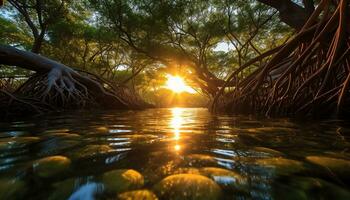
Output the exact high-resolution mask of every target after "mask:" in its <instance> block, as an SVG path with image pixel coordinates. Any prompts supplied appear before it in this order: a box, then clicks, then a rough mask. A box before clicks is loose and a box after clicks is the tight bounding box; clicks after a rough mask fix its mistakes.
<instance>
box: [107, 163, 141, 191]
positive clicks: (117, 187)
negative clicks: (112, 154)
mask: <svg viewBox="0 0 350 200" xmlns="http://www.w3.org/2000/svg"><path fill="white" fill-rule="evenodd" d="M102 181H103V184H104V186H105V189H106V191H107V192H112V193H120V192H125V191H128V190H136V189H140V188H141V187H142V186H143V184H144V178H143V176H142V175H141V174H140V173H139V172H137V171H135V170H132V169H117V170H113V171H109V172H106V173H104V174H103V176H102Z"/></svg>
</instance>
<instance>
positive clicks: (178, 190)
mask: <svg viewBox="0 0 350 200" xmlns="http://www.w3.org/2000/svg"><path fill="white" fill-rule="evenodd" d="M154 190H155V191H156V193H157V194H158V196H159V197H160V198H162V199H171V200H172V199H179V200H180V199H192V200H201V199H207V200H215V199H220V196H221V189H220V187H219V186H218V185H217V184H216V183H215V182H214V181H213V180H211V179H209V178H207V177H205V176H202V175H196V174H177V175H171V176H168V177H166V178H165V179H163V180H162V181H160V182H159V183H158V184H156V185H155V186H154Z"/></svg>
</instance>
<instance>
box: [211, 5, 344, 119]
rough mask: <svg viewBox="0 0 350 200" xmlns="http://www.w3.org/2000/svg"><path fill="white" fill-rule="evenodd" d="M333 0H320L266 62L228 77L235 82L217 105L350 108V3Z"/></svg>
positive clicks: (312, 111)
mask: <svg viewBox="0 0 350 200" xmlns="http://www.w3.org/2000/svg"><path fill="white" fill-rule="evenodd" d="M333 2H334V1H330V0H323V1H321V2H320V4H319V6H318V7H317V9H316V10H315V11H314V13H313V14H312V15H311V17H310V18H309V20H308V22H306V24H305V25H304V27H303V28H302V29H301V30H300V31H299V33H298V34H297V35H296V36H295V37H294V38H293V39H291V40H290V41H289V42H287V43H286V44H285V45H283V46H282V47H281V48H280V49H279V50H278V51H277V53H275V54H274V56H272V58H270V60H269V62H267V64H265V65H263V66H261V67H260V68H258V69H257V70H256V71H254V72H253V73H251V74H250V75H248V76H245V77H244V78H243V79H238V77H239V76H242V72H243V69H239V70H240V71H236V72H234V73H233V74H232V75H231V76H230V78H229V79H228V80H227V82H226V85H232V84H233V83H234V87H232V88H231V89H232V90H231V91H230V92H226V93H224V92H223V91H224V88H225V86H224V87H223V88H222V90H221V92H219V93H218V95H217V96H216V97H215V99H214V103H213V107H212V108H213V109H214V110H229V111H231V112H248V113H260V114H266V115H287V114H288V115H289V114H292V115H296V114H301V115H318V114H335V113H337V114H342V113H347V112H349V111H350V110H348V107H349V105H350V98H349V95H348V93H349V82H350V73H349V72H350V57H349V55H350V27H349V26H348V25H346V23H349V21H350V15H349V13H348V11H349V10H350V6H349V2H348V0H339V1H337V3H333ZM258 60H259V59H257V61H258ZM245 67H249V65H247V66H245Z"/></svg>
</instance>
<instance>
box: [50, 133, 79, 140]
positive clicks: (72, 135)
mask: <svg viewBox="0 0 350 200" xmlns="http://www.w3.org/2000/svg"><path fill="white" fill-rule="evenodd" d="M45 137H48V138H60V139H68V140H70V139H72V140H74V139H80V138H81V136H80V135H78V134H75V133H50V134H47V135H45Z"/></svg>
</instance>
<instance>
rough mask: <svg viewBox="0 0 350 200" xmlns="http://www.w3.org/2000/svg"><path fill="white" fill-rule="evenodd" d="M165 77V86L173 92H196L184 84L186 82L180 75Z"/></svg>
mask: <svg viewBox="0 0 350 200" xmlns="http://www.w3.org/2000/svg"><path fill="white" fill-rule="evenodd" d="M167 78H168V80H167V82H166V85H165V88H167V89H169V90H171V91H173V92H175V93H181V92H188V93H191V94H193V93H195V92H196V91H195V90H194V89H193V88H191V87H190V86H188V85H186V82H185V81H184V80H183V78H182V77H180V76H172V75H167Z"/></svg>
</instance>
